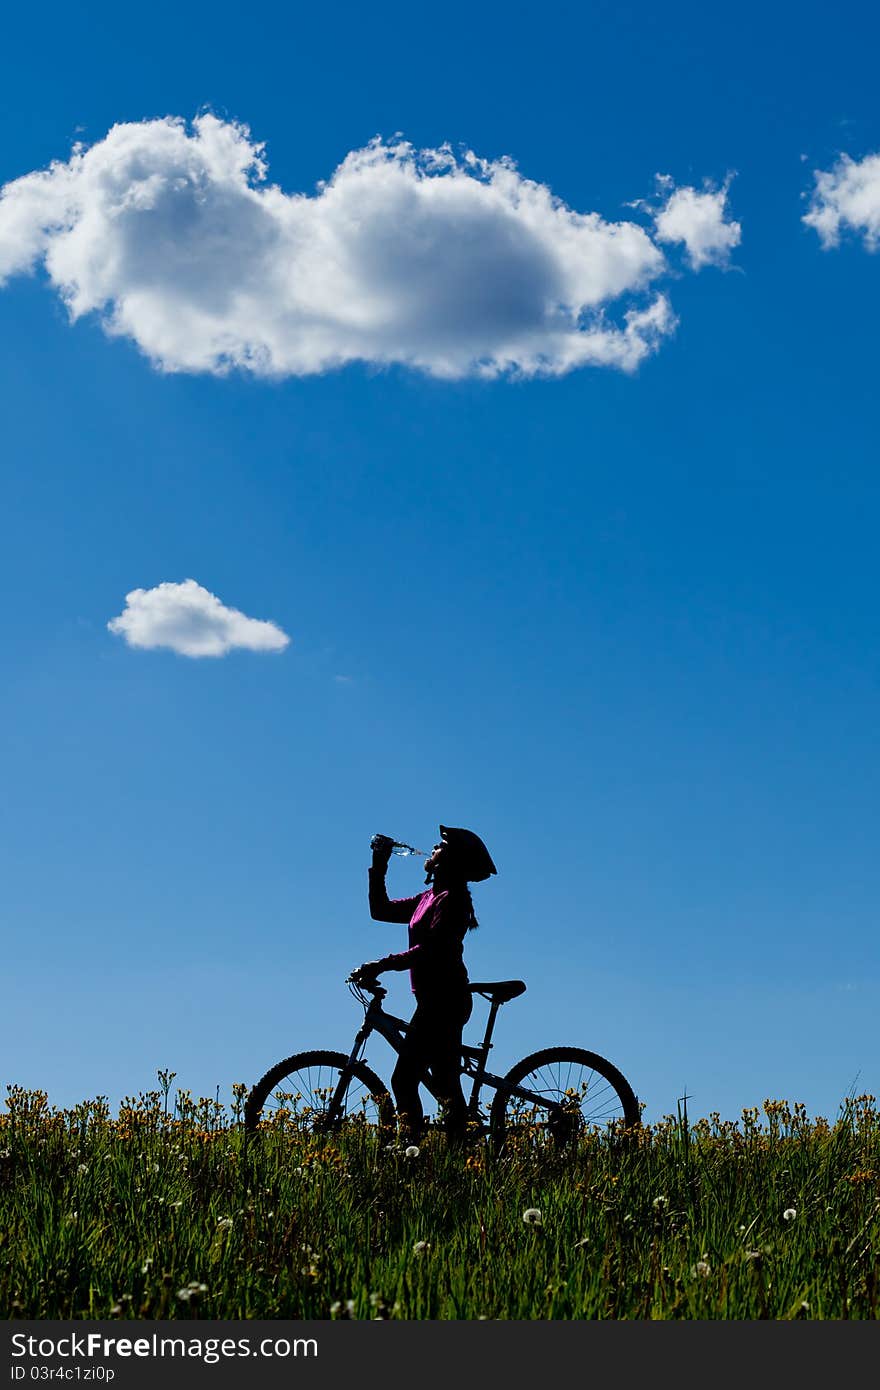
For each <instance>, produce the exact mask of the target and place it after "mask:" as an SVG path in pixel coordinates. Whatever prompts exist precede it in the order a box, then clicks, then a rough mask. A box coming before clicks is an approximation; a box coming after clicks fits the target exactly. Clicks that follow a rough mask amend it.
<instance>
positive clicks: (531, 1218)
mask: <svg viewBox="0 0 880 1390" xmlns="http://www.w3.org/2000/svg"><path fill="white" fill-rule="evenodd" d="M522 1219H523V1221H524V1222H525V1223H526V1225H527V1226H543V1224H544V1215H543V1212H542V1211H541V1210H540V1208H539V1207H526V1209H525V1211H524V1212H523V1215H522Z"/></svg>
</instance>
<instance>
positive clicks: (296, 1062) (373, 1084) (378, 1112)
mask: <svg viewBox="0 0 880 1390" xmlns="http://www.w3.org/2000/svg"><path fill="white" fill-rule="evenodd" d="M348 1063H349V1059H348V1057H346V1056H345V1054H344V1053H342V1052H296V1053H294V1055H293V1056H292V1057H285V1059H284V1061H282V1062H277V1063H276V1064H275V1066H274V1067H270V1069H269V1070H268V1071H267V1072H266V1074H265V1075H264V1076H261V1077H260V1079H259V1081H257V1082H256V1084H255V1085H254V1086H253V1087H252V1088H251V1091H250V1094H249V1095H248V1098H247V1101H246V1102H245V1108H244V1127H245V1130H246V1131H247V1132H248V1133H251V1134H253V1133H254V1132H255V1131H256V1130H257V1129H258V1127H259V1125H260V1122H261V1120H263V1121H264V1120H266V1119H267V1118H268V1117H267V1115H266V1113H265V1112H266V1108H267V1101H269V1099H270V1097H271V1096H272V1094H273V1092H276V1091H278V1090H279V1087H280V1086H281V1084H282V1083H283V1082H285V1081H288V1082H290V1083H291V1084H290V1087H289V1089H285V1090H284V1091H281V1092H279V1094H280V1095H283V1096H288V1097H289V1098H293V1097H296V1098H295V1099H294V1108H293V1111H292V1112H291V1111H290V1110H289V1109H286V1107H285V1106H284V1104H279V1105H278V1106H277V1107H275V1108H274V1111H275V1115H276V1116H277V1115H278V1114H279V1113H280V1112H281V1111H286V1114H287V1115H288V1116H290V1115H291V1114H292V1116H293V1121H294V1127H296V1128H299V1129H302V1130H306V1131H310V1132H313V1133H329V1132H331V1131H333V1130H337V1129H339V1128H341V1126H342V1124H343V1122H344V1121H345V1120H346V1119H351V1118H352V1117H353V1116H355V1115H356V1114H357V1112H358V1110H360V1112H361V1114H362V1115H364V1117H365V1118H366V1119H367V1123H371V1124H376V1125H377V1126H378V1127H380V1128H387V1127H389V1126H390V1125H392V1124H393V1123H394V1104H393V1102H392V1100H391V1097H390V1095H389V1094H388V1088H387V1087H386V1085H385V1083H384V1081H382V1080H381V1079H380V1078H379V1077H378V1076H377V1075H376V1073H375V1072H374V1071H371V1070H370V1068H369V1067H368V1066H367V1064H366V1062H355V1063H354V1065H353V1066H352V1068H351V1071H352V1080H353V1081H354V1080H356V1081H357V1082H359V1083H360V1084H359V1086H358V1087H357V1088H355V1087H354V1086H353V1085H352V1084H350V1085H349V1088H348V1091H347V1092H346V1094H345V1095H344V1096H343V1097H342V1109H341V1111H340V1113H338V1114H336V1115H332V1116H331V1115H328V1113H327V1104H326V1102H327V1099H328V1098H327V1096H326V1092H327V1090H330V1091H331V1093H332V1091H333V1090H335V1088H336V1084H337V1082H338V1080H339V1074H340V1072H341V1071H342V1070H343V1068H346V1067H348ZM322 1082H323V1084H322ZM321 1092H324V1093H325V1094H323V1095H322V1094H321ZM300 1099H301V1100H304V1101H305V1104H304V1106H303V1107H302V1109H300V1110H299V1111H297V1108H296V1106H297V1101H298V1100H300ZM370 1107H372V1108H371V1109H370V1113H369V1115H368V1114H367V1111H368V1109H369V1108H370Z"/></svg>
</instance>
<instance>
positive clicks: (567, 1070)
mask: <svg viewBox="0 0 880 1390" xmlns="http://www.w3.org/2000/svg"><path fill="white" fill-rule="evenodd" d="M595 1077H599V1078H601V1083H604V1085H603V1084H601V1083H600V1084H599V1085H598V1086H596V1085H595V1084H594V1080H593V1079H594V1078H595ZM504 1080H505V1082H506V1083H507V1084H508V1085H511V1086H524V1087H525V1089H526V1090H529V1091H533V1092H534V1093H535V1094H536V1095H543V1096H545V1097H546V1099H547V1100H548V1101H560V1100H562V1099H563V1097H565V1095H566V1094H567V1093H568V1092H569V1091H570V1090H574V1089H576V1087H575V1086H573V1084H572V1083H573V1082H575V1081H577V1087H582V1088H583V1089H582V1094H581V1096H580V1099H579V1100H578V1104H577V1108H576V1113H574V1111H569V1114H568V1115H566V1116H563V1117H561V1118H560V1117H559V1113H558V1111H557V1114H556V1116H555V1117H554V1116H548V1118H547V1119H544V1120H542V1119H541V1118H540V1115H539V1113H538V1112H539V1110H540V1107H539V1106H531V1107H529V1106H528V1105H527V1103H526V1102H524V1101H523V1100H521V1099H519V1098H517V1097H515V1096H509V1095H507V1094H506V1093H505V1092H504V1091H503V1090H501V1089H499V1090H497V1091H496V1092H495V1098H494V1100H493V1101H492V1106H491V1109H490V1112H489V1133H490V1137H491V1139H492V1141H493V1143H494V1144H495V1145H496V1147H500V1146H501V1145H502V1144H503V1143H504V1140H505V1138H506V1137H507V1136H508V1134H509V1132H510V1130H511V1129H512V1128H514V1127H515V1125H516V1124H517V1123H519V1124H525V1125H527V1126H528V1127H529V1129H530V1131H531V1132H532V1133H533V1134H535V1135H536V1136H537V1137H539V1138H541V1137H543V1138H544V1139H550V1140H552V1141H553V1142H554V1143H555V1144H556V1145H557V1146H558V1147H564V1146H566V1145H568V1144H572V1143H576V1142H577V1139H578V1138H579V1137H580V1136H581V1135H583V1134H585V1133H588V1132H590V1131H593V1132H596V1131H603V1132H607V1131H608V1127H609V1126H610V1125H615V1126H617V1127H618V1128H623V1129H630V1128H632V1126H634V1125H637V1124H638V1123H639V1117H640V1114H641V1111H640V1108H639V1102H638V1100H637V1098H636V1095H635V1092H634V1091H633V1089H632V1087H631V1086H630V1084H629V1082H628V1081H627V1079H626V1077H625V1076H624V1075H623V1073H622V1072H620V1071H618V1069H617V1067H615V1066H614V1065H613V1064H612V1063H611V1062H609V1061H607V1059H606V1058H605V1057H600V1056H599V1055H598V1053H596V1052H588V1051H586V1049H585V1048H582V1047H547V1048H544V1049H543V1050H542V1051H540V1052H532V1053H530V1055H529V1056H528V1057H523V1059H522V1061H521V1062H517V1063H516V1066H513V1067H511V1069H510V1071H509V1072H508V1073H507V1075H506V1076H505V1077H504Z"/></svg>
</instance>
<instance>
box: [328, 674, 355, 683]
mask: <svg viewBox="0 0 880 1390" xmlns="http://www.w3.org/2000/svg"><path fill="white" fill-rule="evenodd" d="M333 679H334V680H335V682H336V684H337V685H351V683H352V680H353V679H354V677H353V676H334V677H333Z"/></svg>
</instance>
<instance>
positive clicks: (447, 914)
mask: <svg viewBox="0 0 880 1390" xmlns="http://www.w3.org/2000/svg"><path fill="white" fill-rule="evenodd" d="M393 845H394V841H393V840H392V839H390V838H389V837H388V836H386V835H376V836H374V837H373V841H372V847H373V862H372V865H371V867H370V876H369V877H370V916H371V917H372V918H373V919H374V920H375V921H378V922H406V923H408V924H409V947H408V949H407V950H406V951H400V952H399V953H398V954H396V955H390V956H383V957H382V958H381V960H372V961H367V962H365V964H364V965H361V966H359V967H358V969H357V970H356V971H354V973H353V975H352V979H353V980H354V981H355V982H356V983H361V984H362V983H365V982H368V981H375V980H376V979H377V977H378V976H379V975H381V974H382V973H383V971H385V970H409V972H410V984H411V986H412V992H413V994H414V995H415V997H416V1008H415V1013H414V1014H413V1016H412V1018H411V1020H410V1023H409V1026H408V1028H407V1032H406V1044H405V1047H404V1049H403V1051H402V1053H401V1055H400V1058H399V1060H398V1062H397V1065H396V1067H395V1068H394V1072H393V1074H392V1077H391V1089H392V1090H393V1092H394V1100H395V1104H396V1106H397V1113H398V1117H399V1120H400V1125H401V1129H402V1130H403V1133H404V1134H405V1135H406V1137H407V1138H409V1139H410V1140H411V1141H417V1140H418V1137H419V1134H420V1132H421V1128H422V1123H423V1119H424V1112H423V1110H422V1102H421V1099H420V1096H419V1086H420V1084H422V1083H423V1082H424V1080H425V1071H426V1068H430V1071H431V1076H432V1080H433V1087H432V1089H433V1091H434V1095H435V1096H436V1098H437V1100H438V1101H439V1102H441V1104H442V1106H443V1109H444V1124H445V1129H446V1133H447V1136H448V1138H449V1140H450V1141H451V1142H458V1141H460V1140H462V1139H463V1138H464V1133H465V1128H466V1125H467V1106H466V1104H465V1099H464V1095H463V1093H462V1089H461V1080H460V1062H461V1032H462V1029H463V1027H464V1025H465V1024H466V1023H467V1021H468V1019H469V1018H470V1015H471V1009H472V1007H473V996H472V994H471V991H470V985H469V981H468V973H467V970H466V968H465V964H464V938H465V934H466V933H467V932H468V931H472V930H473V929H474V927H476V926H477V925H478V924H477V918H476V915H475V913H474V904H473V900H472V898H471V895H470V889H469V888H468V883H479V882H481V881H482V880H483V879H487V878H489V876H490V875H491V874H494V873H496V872H497V870H496V868H495V865H494V864H493V863H492V859H491V856H490V854H489V851H488V850H487V849H486V846H485V845H484V844H483V841H482V840H481V839H480V837H479V835H475V834H474V833H473V831H472V830H462V829H456V828H454V827H450V826H446V825H441V826H440V842H439V843H438V844H436V845H435V846H434V849H433V851H432V853H431V854H430V855H429V857H428V858H427V859H426V860H425V883H426V884H429V885H430V887H429V888H428V890H427V891H426V892H424V893H420V894H417V895H416V896H415V897H412V898H389V897H388V892H387V890H386V887H385V874H386V871H387V869H388V862H389V860H390V858H391V852H392V848H393Z"/></svg>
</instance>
